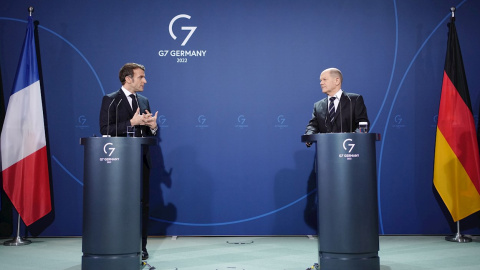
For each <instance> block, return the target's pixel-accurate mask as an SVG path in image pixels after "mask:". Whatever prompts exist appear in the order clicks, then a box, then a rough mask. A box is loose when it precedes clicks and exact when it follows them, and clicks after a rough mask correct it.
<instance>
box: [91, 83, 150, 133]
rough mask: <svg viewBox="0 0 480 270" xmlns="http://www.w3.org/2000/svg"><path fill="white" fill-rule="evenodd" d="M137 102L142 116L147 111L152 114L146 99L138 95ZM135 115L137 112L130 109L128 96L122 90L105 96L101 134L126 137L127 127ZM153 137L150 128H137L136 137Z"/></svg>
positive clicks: (101, 112)
mask: <svg viewBox="0 0 480 270" xmlns="http://www.w3.org/2000/svg"><path fill="white" fill-rule="evenodd" d="M137 100H138V106H139V108H140V113H141V114H143V113H146V112H145V110H148V111H149V112H151V110H150V104H149V103H148V99H147V98H146V97H144V96H142V95H140V94H138V93H137ZM134 114H135V112H134V111H133V110H132V108H131V107H130V103H128V99H127V96H125V93H123V91H122V89H120V90H118V91H116V92H113V93H110V94H108V95H106V96H104V97H103V99H102V107H101V109H100V133H101V134H102V135H111V136H119V137H126V136H127V126H130V119H132V117H133V115H134ZM152 135H153V134H152V131H151V130H150V128H149V127H148V126H135V136H136V137H147V136H152Z"/></svg>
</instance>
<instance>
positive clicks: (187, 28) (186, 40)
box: [168, 14, 197, 46]
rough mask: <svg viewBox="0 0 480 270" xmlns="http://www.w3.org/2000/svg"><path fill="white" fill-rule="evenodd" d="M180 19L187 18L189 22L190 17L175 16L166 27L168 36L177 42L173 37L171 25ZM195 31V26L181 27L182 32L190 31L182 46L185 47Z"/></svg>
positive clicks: (184, 15)
mask: <svg viewBox="0 0 480 270" xmlns="http://www.w3.org/2000/svg"><path fill="white" fill-rule="evenodd" d="M180 18H187V19H189V20H190V18H191V17H190V15H187V14H180V15H177V16H175V17H174V18H173V19H172V20H171V21H170V25H169V26H168V31H169V32H170V36H171V37H172V38H173V40H177V36H175V34H174V33H173V29H172V27H173V23H174V22H175V21H176V20H178V19H180ZM196 29H197V27H196V26H182V30H190V33H188V35H187V37H186V38H185V40H184V41H183V43H182V46H185V44H187V42H188V40H189V39H190V37H191V36H192V35H193V32H195V30H196Z"/></svg>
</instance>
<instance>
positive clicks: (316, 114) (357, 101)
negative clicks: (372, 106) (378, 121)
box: [305, 92, 370, 135]
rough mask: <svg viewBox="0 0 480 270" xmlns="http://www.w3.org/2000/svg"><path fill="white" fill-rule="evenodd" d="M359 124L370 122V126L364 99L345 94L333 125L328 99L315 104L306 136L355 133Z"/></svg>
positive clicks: (356, 95)
mask: <svg viewBox="0 0 480 270" xmlns="http://www.w3.org/2000/svg"><path fill="white" fill-rule="evenodd" d="M359 122H368V123H369V126H370V121H369V120H368V116H367V108H366V107H365V103H364V102H363V97H362V96H361V95H359V94H354V93H346V92H343V93H342V96H341V97H340V103H339V104H338V107H337V110H336V116H335V120H334V122H333V125H332V124H330V119H329V115H328V97H325V98H324V99H322V100H320V101H318V102H316V103H315V104H314V106H313V113H312V119H311V120H310V121H309V123H308V125H307V129H306V131H305V134H307V135H308V134H315V133H340V132H354V131H355V130H356V129H357V128H358V123H359Z"/></svg>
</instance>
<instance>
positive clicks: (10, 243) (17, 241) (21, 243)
mask: <svg viewBox="0 0 480 270" xmlns="http://www.w3.org/2000/svg"><path fill="white" fill-rule="evenodd" d="M20 220H21V218H20V214H18V222H17V236H16V237H14V238H13V239H12V240H9V241H5V242H3V245H4V246H25V245H29V244H31V243H32V241H30V240H27V239H25V238H22V237H20Z"/></svg>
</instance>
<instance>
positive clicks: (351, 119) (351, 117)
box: [345, 95, 353, 132]
mask: <svg viewBox="0 0 480 270" xmlns="http://www.w3.org/2000/svg"><path fill="white" fill-rule="evenodd" d="M345 96H347V98H348V100H350V132H353V129H352V122H353V112H352V100H351V99H350V97H349V96H348V95H345Z"/></svg>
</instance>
